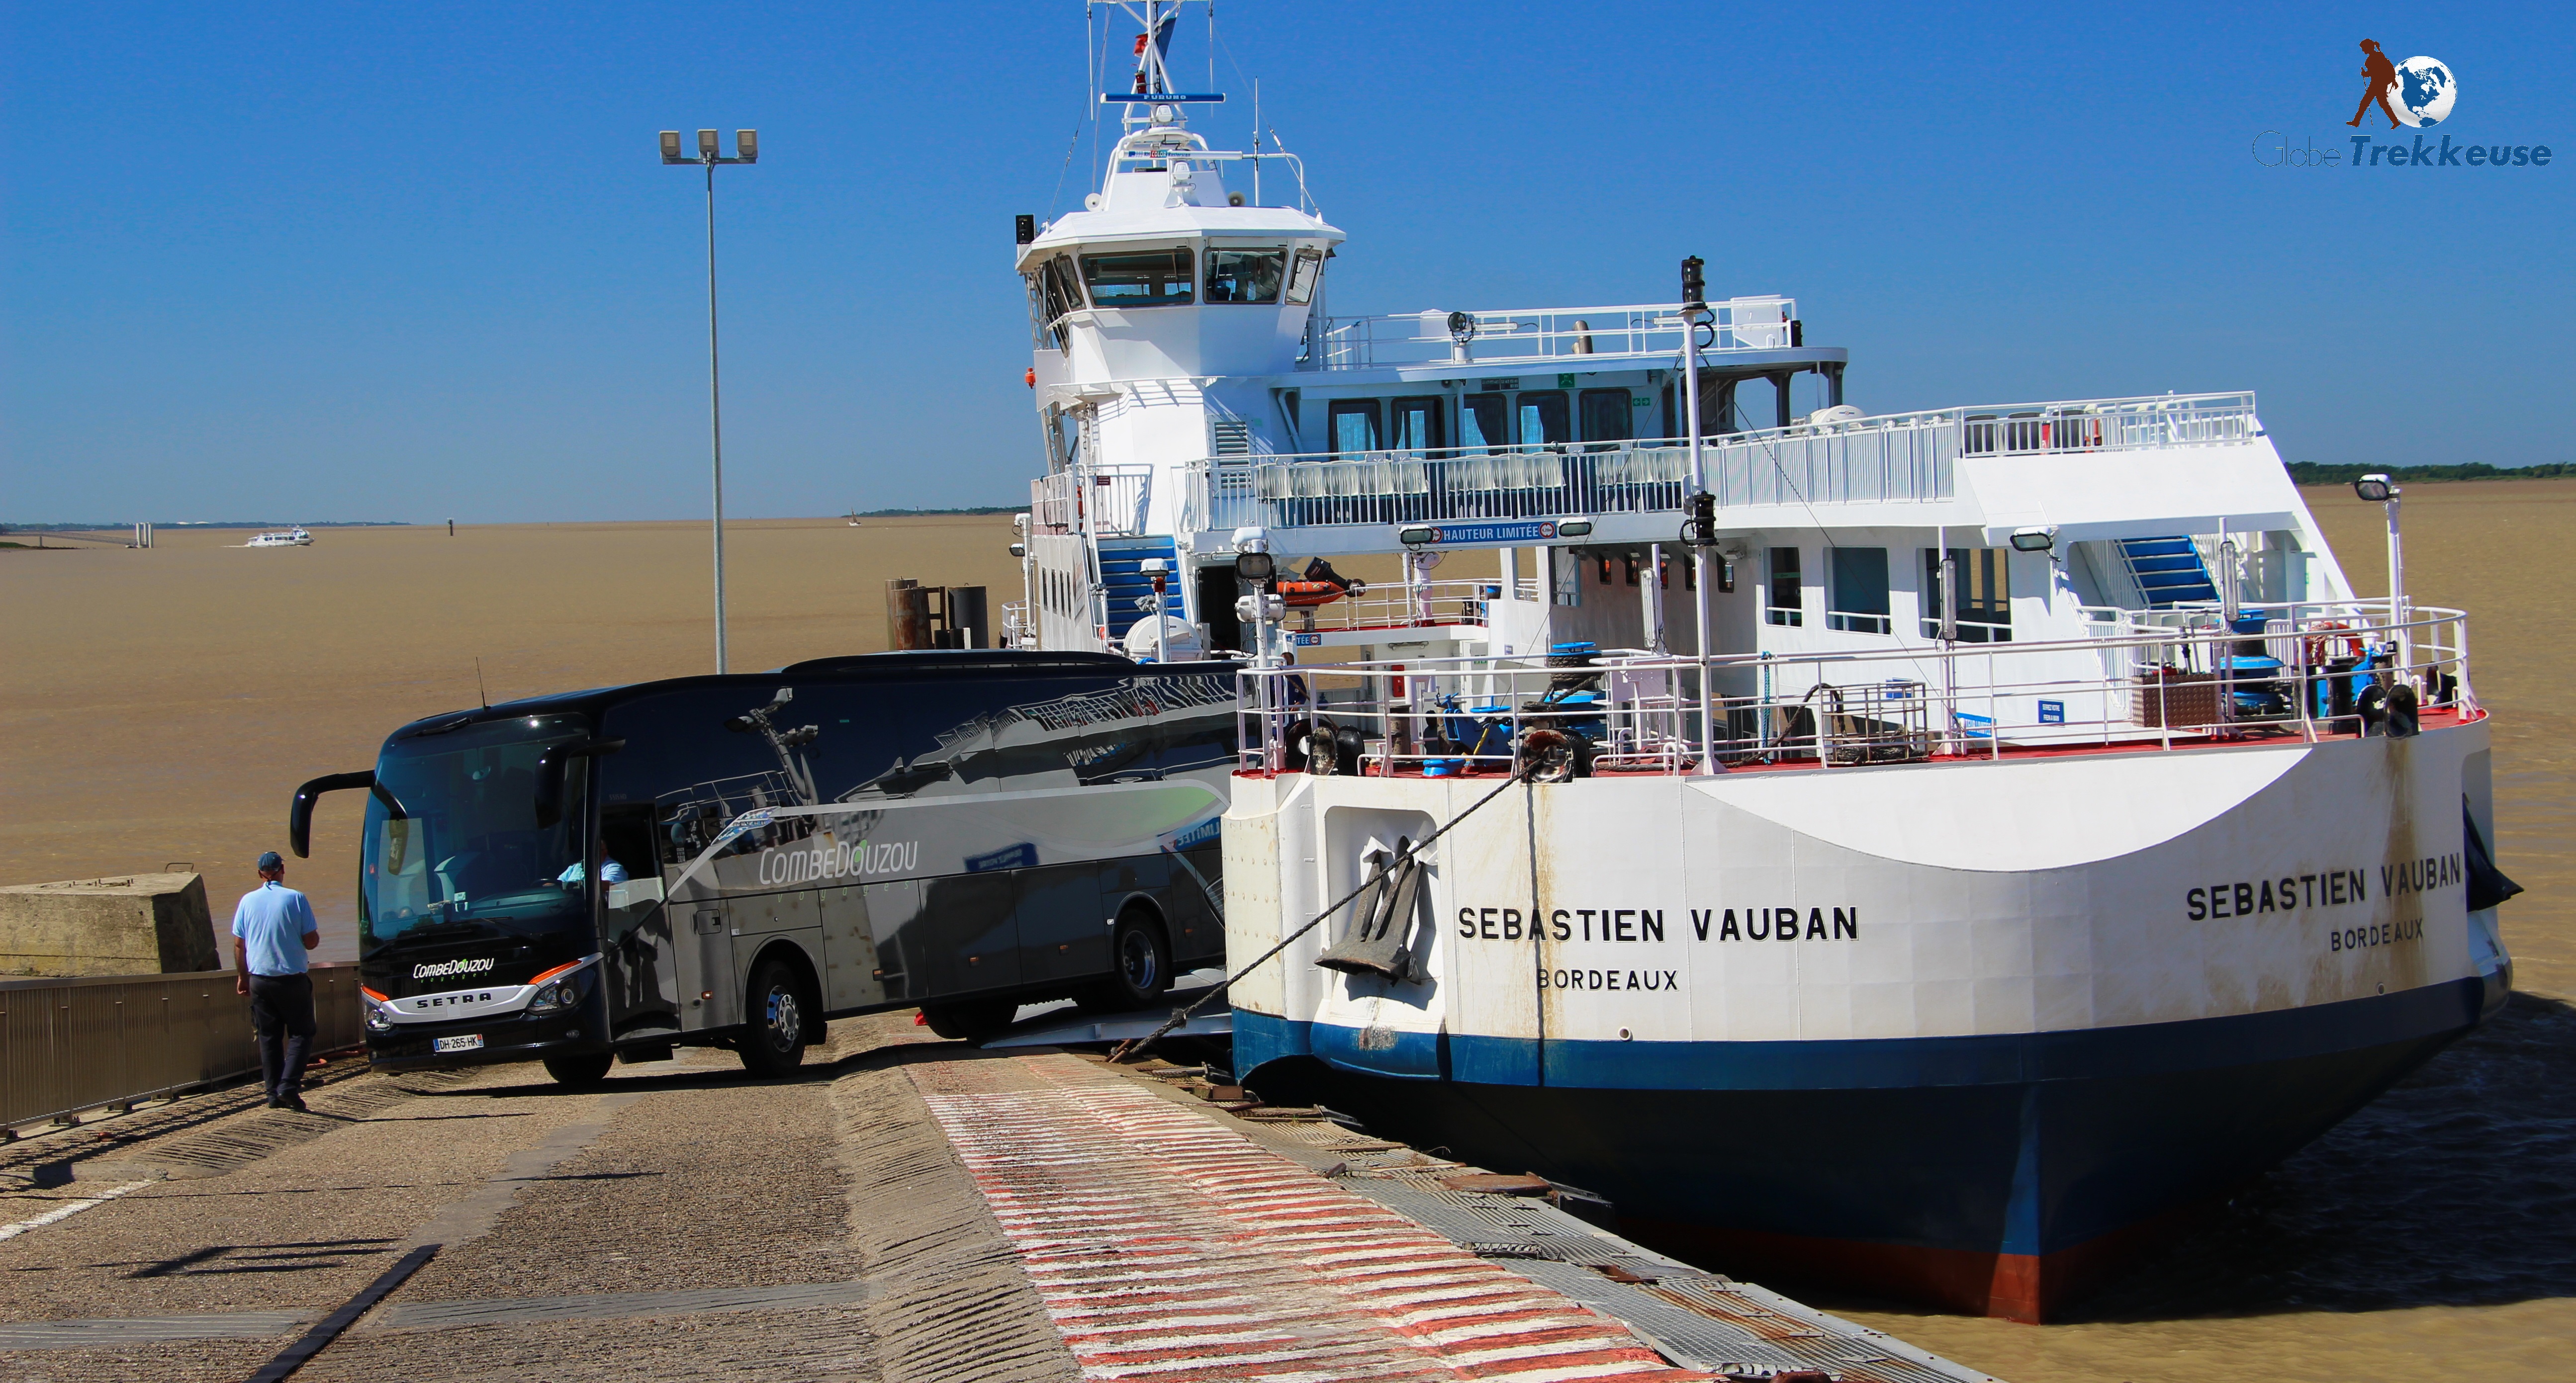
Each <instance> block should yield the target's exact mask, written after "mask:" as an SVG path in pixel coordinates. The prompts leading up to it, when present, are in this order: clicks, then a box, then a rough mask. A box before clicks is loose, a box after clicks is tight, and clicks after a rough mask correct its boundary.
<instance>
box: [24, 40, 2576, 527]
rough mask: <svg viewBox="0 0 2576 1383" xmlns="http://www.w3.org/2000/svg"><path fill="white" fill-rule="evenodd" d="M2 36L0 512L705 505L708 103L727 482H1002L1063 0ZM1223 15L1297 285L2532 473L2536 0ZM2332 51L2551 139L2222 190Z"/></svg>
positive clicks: (1054, 177) (2563, 92)
mask: <svg viewBox="0 0 2576 1383" xmlns="http://www.w3.org/2000/svg"><path fill="white" fill-rule="evenodd" d="M5 13H6V16H7V17H6V25H7V28H6V31H5V33H0V103H5V104H4V105H0V115H5V127H6V128H7V129H8V130H9V132H10V134H11V137H12V140H13V143H14V144H15V146H16V148H17V150H18V153H17V154H16V156H15V157H13V158H12V159H11V160H10V161H9V163H8V165H7V167H6V171H5V172H0V179H5V182H0V227H5V231H0V234H4V235H5V240H6V249H7V253H6V262H5V268H0V275H5V277H0V284H5V288H4V289H0V292H5V299H0V327H5V330H0V352H4V353H0V519H6V520H16V521H43V520H62V519H102V520H110V521H117V522H123V521H126V520H128V519H132V518H140V517H150V518H154V519H158V520H163V521H168V520H174V519H186V518H247V519H267V520H283V519H302V520H306V521H313V520H325V519H383V518H395V519H409V520H414V521H423V522H426V521H434V520H437V519H443V518H446V517H450V516H454V517H457V518H459V519H463V520H466V521H507V520H540V519H552V520H562V519H579V518H662V517H668V518H681V517H690V516H694V515H696V514H699V513H701V512H702V511H703V506H704V480H703V476H704V469H705V453H706V413H705V408H706V399H705V373H704V370H705V355H704V348H705V337H704V328H705V319H704V317H703V310H704V299H703V296H702V294H703V289H704V280H703V278H702V274H703V272H704V266H703V262H702V259H701V255H702V252H703V242H702V240H701V236H702V234H703V225H702V222H701V221H700V219H699V218H700V216H701V214H702V206H701V202H700V188H699V185H698V176H699V175H698V174H697V173H696V172H695V171H694V170H684V169H671V168H665V167H663V166H661V165H660V163H659V162H658V160H657V159H656V157H655V154H654V148H653V135H654V131H656V130H658V129H661V128H663V127H666V126H668V127H674V128H680V129H684V130H686V129H695V128H697V127H699V126H701V125H715V126H722V127H724V128H725V129H727V130H730V129H732V128H734V127H737V126H746V125H747V126H755V127H757V128H758V129H759V130H760V131H761V136H762V162H761V163H760V165H759V166H758V167H756V168H749V169H737V170H729V171H727V172H725V173H721V174H719V178H720V180H721V184H722V186H721V189H720V209H719V216H720V222H721V224H720V234H721V237H722V273H723V279H724V308H725V314H724V315H725V360H726V379H727V389H726V394H725V400H726V420H727V427H726V451H727V479H728V487H727V490H728V500H729V505H728V507H729V510H730V512H733V513H738V514H745V515H796V514H828V513H836V512H839V511H840V510H842V509H844V508H847V507H849V506H851V505H854V504H855V505H860V506H862V507H870V508H874V507H883V506H896V505H966V504H1009V503H1013V502H1017V501H1021V500H1024V499H1025V497H1026V493H1027V491H1026V477H1027V476H1028V475H1029V474H1030V473H1031V472H1032V471H1033V470H1034V469H1036V468H1037V467H1038V466H1039V465H1040V464H1041V463H1040V462H1039V460H1038V450H1037V443H1036V440H1035V432H1034V428H1033V426H1032V424H1031V421H1030V415H1029V412H1028V407H1029V399H1028V392H1027V390H1026V389H1025V388H1024V387H1023V386H1022V384H1021V383H1020V373H1021V370H1022V369H1023V367H1024V366H1025V365H1026V363H1027V349H1028V348H1027V341H1028V332H1027V325H1026V319H1025V308H1024V305H1023V300H1022V298H1021V295H1020V290H1019V285H1018V282H1017V280H1016V279H1015V278H1014V276H1013V275H1012V273H1011V270H1010V259H1011V241H1010V234H1009V231H1010V219H1011V216H1012V214H1013V213H1015V212H1021V211H1037V212H1044V211H1047V210H1048V209H1049V207H1050V205H1051V204H1050V200H1049V199H1050V194H1051V193H1055V196H1054V200H1053V202H1052V206H1053V208H1054V209H1055V210H1059V211H1061V210H1065V209H1069V208H1070V207H1071V206H1073V205H1075V204H1077V203H1078V201H1079V199H1080V195H1081V193H1082V191H1084V190H1085V184H1086V180H1087V179H1090V178H1092V177H1095V176H1096V164H1093V163H1092V162H1091V161H1090V158H1089V153H1090V143H1089V140H1088V138H1085V139H1084V140H1083V142H1082V148H1081V152H1080V153H1079V154H1077V156H1076V159H1075V163H1074V166H1073V168H1072V169H1071V171H1070V172H1069V173H1068V172H1063V171H1062V170H1063V163H1064V155H1065V151H1066V146H1067V141H1068V139H1069V138H1071V137H1072V136H1073V135H1074V134H1075V132H1076V131H1077V129H1078V128H1080V122H1081V121H1082V120H1083V119H1084V117H1085V116H1086V115H1087V114H1088V108H1087V107H1086V105H1085V103H1084V95H1083V93H1084V89H1085V81H1084V76H1083V71H1082V42H1083V32H1084V25H1083V12H1082V7H1081V5H1080V4H1079V3H1076V2H1074V0H1045V2H1044V3H1026V4H941V5H922V6H903V7H897V6H890V5H869V6H854V5H837V4H836V5H801V6H800V5H773V6H728V5H723V4H717V3H711V2H708V0H701V2H700V3H692V4H687V5H660V4H644V3H619V4H613V5H612V4H594V5H534V4H524V3H522V4H506V5H497V4H496V5H466V4H446V5H441V4H430V5H411V6H392V5H360V4H340V5H291V4H257V3H254V4H249V5H243V6H212V5H186V6H136V5H117V4H95V5H79V6H66V5H50V4H43V5H40V4H35V3H30V2H29V0H10V2H9V4H8V8H7V9H6V11H5ZM1192 14H1193V17H1192V19H1191V20H1190V21H1189V22H1188V23H1187V24H1186V25H1185V28H1184V33H1183V37H1182V41H1181V47H1180V50H1179V53H1178V55H1177V56H1178V58H1179V59H1180V60H1181V61H1182V62H1183V63H1184V64H1186V68H1187V70H1190V71H1194V72H1197V73H1199V74H1200V75H1201V77H1202V79H1203V78H1204V73H1205V67H1204V62H1203V58H1202V56H1201V53H1202V46H1201V37H1200V35H1201V30H1200V26H1199V23H1198V20H1197V19H1196V17H1195V16H1196V11H1195V10H1193V12H1192ZM1115 22H1116V23H1117V24H1118V25H1119V26H1120V28H1119V32H1120V33H1121V34H1122V35H1123V34H1125V33H1128V32H1131V31H1132V30H1131V29H1130V28H1129V27H1127V26H1126V22H1125V21H1124V20H1123V19H1121V20H1118V21H1115ZM1217 28H1218V33H1219V35H1220V37H1221V38H1222V39H1223V40H1224V50H1225V51H1224V52H1223V53H1221V54H1220V56H1219V59H1218V73H1217V81H1218V85H1219V87H1220V88H1221V89H1224V90H1227V91H1230V92H1232V93H1234V94H1235V95H1236V97H1237V98H1238V101H1239V102H1243V103H1240V104H1232V105H1228V106H1226V107H1223V108H1222V109H1221V110H1220V111H1219V112H1217V113H1216V114H1215V115H1213V116H1212V117H1210V118H1208V119H1207V120H1205V121H1203V122H1202V127H1203V128H1205V129H1207V130H1208V132H1209V133H1211V134H1212V135H1214V136H1216V137H1217V138H1218V142H1219V143H1220V144H1221V145H1236V146H1239V145H1240V143H1241V142H1242V137H1243V135H1244V133H1245V131H1247V130H1248V127H1249V123H1250V120H1249V116H1250V109H1249V105H1248V102H1247V101H1243V98H1247V97H1248V96H1249V95H1250V92H1249V82H1248V81H1247V80H1244V78H1245V77H1249V76H1258V77H1259V78H1260V79H1261V88H1262V100H1263V111H1262V113H1263V116H1264V117H1265V119H1266V121H1267V123H1268V124H1270V125H1271V126H1273V127H1275V128H1276V129H1277V130H1278V131H1279V133H1280V134H1281V135H1282V136H1284V137H1285V138H1286V140H1287V141H1288V146H1289V148H1291V149H1292V150H1294V151H1296V152H1298V153H1300V154H1302V155H1303V156H1304V157H1305V158H1306V160H1307V163H1308V168H1309V172H1310V184H1311V186H1312V188H1313V190H1314V192H1315V194H1316V196H1317V198H1318V200H1319V201H1320V202H1321V204H1322V206H1323V210H1324V212H1325V214H1326V216H1327V217H1329V218H1330V219H1331V220H1332V221H1334V222H1335V223H1336V224H1338V225H1339V226H1341V227H1342V228H1343V229H1344V230H1346V231H1348V232H1349V233H1350V236H1351V241H1350V243H1349V244H1348V245H1347V246H1345V247H1344V250H1343V253H1342V257H1341V258H1340V259H1339V260H1337V261H1336V263H1335V273H1336V275H1337V277H1336V278H1335V281H1334V284H1333V292H1332V297H1333V307H1334V309H1335V310H1336V311H1339V312H1344V313H1351V312H1394V311H1415V310H1419V309H1422V308H1426V307H1441V308H1452V307H1478V306H1482V307H1530V306H1539V305H1549V304H1561V305H1567V306H1573V305H1579V304H1585V303H1606V302H1635V301H1644V300H1656V299H1664V298H1669V297H1670V296H1672V294H1673V292H1674V291H1675V290H1674V288H1673V286H1672V284H1673V279H1674V274H1675V270H1674V265H1675V263H1676V262H1677V261H1678V260H1679V259H1680V257H1681V256H1683V255H1685V254H1690V253H1698V254H1701V255H1703V256H1705V257H1706V258H1707V259H1708V261H1709V265H1710V269H1709V279H1710V288H1711V289H1712V291H1714V292H1721V293H1754V292H1785V293H1790V294H1794V295H1796V296H1797V297H1798V299H1799V300H1800V304H1801V313H1802V315H1803V316H1804V318H1805V319H1806V321H1807V324H1808V339H1809V340H1810V341H1814V342H1818V343H1827V344H1841V345H1847V346H1849V347H1850V348H1851V350H1852V354H1853V365H1852V370H1851V375H1850V393H1851V401H1853V402H1855V403H1858V404H1860V405H1862V406H1863V407H1866V408H1869V409H1871V410H1872V411H1884V410H1897V409H1908V408H1925V407H1937V406H1942V405H1946V404H1956V403H1965V402H1992V401H2008V400H2019V399H2032V398H2055V397H2093V396H2104V395H2118V394H2136V393H2151V392H2161V391H2164V390H2167V389H2177V390H2184V391H2191V390H2201V389H2236V388H2251V389H2254V390H2257V391H2259V393H2260V394H2261V397H2262V400H2263V413H2264V418H2265V421H2266V423H2267V425H2268V426H2269V427H2270V429H2271V431H2272V434H2273V436H2274V438H2275V440H2276V441H2277V442H2278V444H2279V445H2280V447H2281V450H2282V452H2283V454H2284V455H2285V456H2287V457H2288V458H2289V459H2292V460H2308V461H2325V462H2456V461H2490V462H2493V463H2496V464H2499V465H2513V464H2527V463H2532V462H2542V461H2571V460H2576V443H2571V442H2570V441H2569V436H2570V434H2569V431H2568V429H2567V428H2566V427H2565V425H2564V422H2563V413H2564V410H2563V408H2562V407H2561V406H2560V405H2561V401H2562V400H2563V399H2564V398H2565V397H2566V395H2567V381H2568V380H2569V379H2570V378H2571V377H2576V344H2571V339H2572V338H2571V332H2570V328H2569V321H2568V319H2569V315H2570V309H2571V307H2576V291H2571V290H2576V259H2572V258H2571V256H2570V254H2569V252H2568V245H2569V243H2570V226H2571V224H2576V219H2572V218H2571V216H2570V214H2569V213H2570V211H2571V209H2576V101H2571V95H2570V93H2571V92H2576V83H2571V80H2570V77H2571V74H2576V10H2571V9H2569V8H2568V7H2565V6H2563V5H2562V6H2555V7H2542V6H2502V5H2494V6H2479V7H2476V8H2475V9H2471V8H2468V7H2457V8H2444V7H2435V6H2424V5H2409V6H2393V5H2391V6H2368V5H2352V6H2339V7H2334V8H2331V9H2314V10H2306V9H2289V8H2275V7H2253V6H2229V7H2224V8H2208V9H2190V8H2185V7H2181V6H2174V5H2157V6H2152V7H2137V8H2129V9H2115V8H2096V7H2092V6H2080V7H2079V6H2066V5H2044V6H2029V7H2011V6H2002V7H1967V6H1943V7H1938V8H1937V9H1936V8H1934V7H1913V6H1904V7H1876V6H1863V5H1836V6H1824V7H1815V6H1808V7H1786V8H1783V7H1741V8H1724V9H1721V8H1718V7H1712V6H1709V5H1706V4H1673V5H1664V4H1650V3H1636V4H1620V5H1566V4H1561V3H1560V4H1533V5H1507V4H1497V3H1487V4H1473V5H1469V4H1459V5H1433V4H1404V5H1385V4H1375V5H1371V4H1359V3H1340V2H1339V0H1334V2H1331V3H1326V2H1323V0H1317V2H1316V3H1296V4H1291V3H1284V2H1283V0H1224V3H1222V4H1221V5H1220V7H1219V13H1218V17H1217ZM2364 37H2371V38H2376V39H2378V40H2379V41H2380V42H2381V43H2382V44H2384V45H2385V46H2386V47H2387V49H2388V50H2389V51H2390V52H2391V53H2392V54H2395V55H2397V56H2399V57H2401V58H2402V57H2405V56H2411V55H2413V54H2417V53H2426V54H2431V55H2433V56H2435V57H2438V58H2440V59H2442V60H2443V61H2445V62H2446V63H2448V64H2449V65H2450V66H2451V68H2452V70H2453V71H2454V72H2455V73H2456V74H2457V76H2458V80H2459V89H2460V98H2459V105H2458V108H2457V109H2456V111H2455V112H2454V114H2453V116H2452V119H2451V120H2450V121H2449V122H2447V124H2446V126H2445V129H2446V130H2447V131H2448V132H2451V133H2454V134H2455V135H2456V136H2457V137H2458V138H2460V139H2463V140H2474V141H2477V142H2481V143H2506V144H2548V145H2551V146H2553V149H2554V151H2555V153H2554V161H2553V163H2552V165H2551V166H2549V167H2546V168H2517V169H2504V170H2487V169H2468V168H2425V169H2416V168H2407V169H2404V170H2388V169H2362V170H2354V169H2352V168H2349V167H2343V166H2338V167H2335V168H2332V169H2325V168H2314V169H2301V168H2266V167H2263V166H2260V165H2259V164H2257V163H2256V161H2255V160H2254V158H2253V156H2252V153H2251V145H2252V143H2253V140H2254V138H2255V136H2256V135H2257V134H2258V133H2259V132H2261V131H2264V130H2267V129H2269V130H2278V131H2281V132H2284V133H2286V134H2287V135H2288V136H2290V137H2291V138H2292V139H2293V140H2294V141H2312V142H2313V143H2314V144H2315V145H2317V146H2318V147H2320V148H2325V147H2332V148H2337V149H2341V148H2344V147H2346V146H2345V144H2344V141H2345V140H2346V139H2347V138H2348V137H2349V136H2350V135H2351V134H2352V133H2353V132H2352V131H2351V130H2350V129H2348V128H2347V127H2346V126H2345V125H2344V124H2343V121H2344V120H2345V119H2346V118H2347V117H2349V116H2350V114H2351V112H2352V107H2353V104H2354V102H2355V101H2356V100H2357V99H2358V97H2359V95H2360V93H2361V90H2362V85H2363V83H2362V81H2361V78H2360V75H2359V72H2360V57H2361V54H2360V51H2359V49H2358V48H2357V47H2356V46H2355V45H2356V43H2357V42H2358V40H2359V39H2361V38H2364ZM1238 72H1240V74H1242V75H1241V76H1238ZM2383 123H2384V122H2383ZM2365 128H2368V127H2367V126H2366V127H2365ZM1060 176H1061V191H1060V192H1056V189H1057V188H1058V187H1059V178H1060Z"/></svg>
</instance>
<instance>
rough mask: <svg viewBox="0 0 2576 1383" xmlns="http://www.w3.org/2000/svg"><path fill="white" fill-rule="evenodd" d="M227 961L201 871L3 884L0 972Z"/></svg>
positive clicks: (142, 969)
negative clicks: (217, 940)
mask: <svg viewBox="0 0 2576 1383" xmlns="http://www.w3.org/2000/svg"><path fill="white" fill-rule="evenodd" d="M222 966H223V961H222V959H221V957H220V956H219V955H218V954H217V952H216V950H215V931H214V924H213V920H212V919H211V918H210V917H209V915H208V913H207V910H206V882H205V880H204V878H202V877H201V876H199V875H196V874H127V875H120V876H118V877H115V878H107V879H68V880H64V881H62V882H60V883H50V884H15V885H11V886H9V887H6V888H0V974H16V975H170V974H179V973H183V972H187V971H193V970H216V969H221V968H222Z"/></svg>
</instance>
